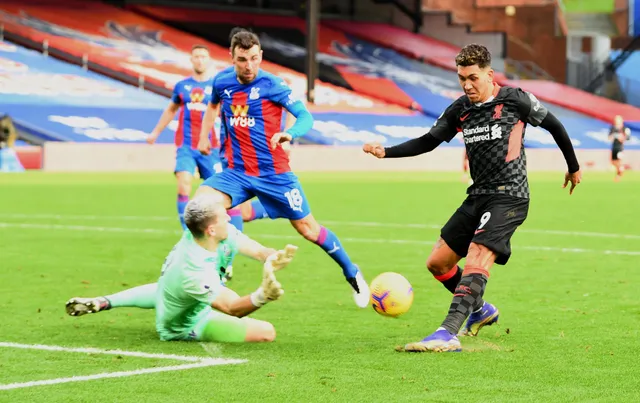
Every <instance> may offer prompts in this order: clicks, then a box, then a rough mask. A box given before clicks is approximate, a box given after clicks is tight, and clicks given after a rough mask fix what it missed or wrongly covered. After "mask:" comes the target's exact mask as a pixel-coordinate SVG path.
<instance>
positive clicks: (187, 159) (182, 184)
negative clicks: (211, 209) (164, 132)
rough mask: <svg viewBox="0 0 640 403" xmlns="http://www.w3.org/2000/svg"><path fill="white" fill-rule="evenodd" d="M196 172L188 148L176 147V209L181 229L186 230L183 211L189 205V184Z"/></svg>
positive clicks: (194, 162) (193, 160) (194, 163)
mask: <svg viewBox="0 0 640 403" xmlns="http://www.w3.org/2000/svg"><path fill="white" fill-rule="evenodd" d="M195 171H196V161H195V159H194V158H193V155H192V154H191V149H190V148H189V147H178V149H177V150H176V167H175V169H174V173H175V175H176V181H177V185H178V199H177V209H178V218H179V219H180V225H181V226H182V229H183V230H185V229H187V227H186V225H185V224H184V209H185V207H187V203H189V195H190V194H191V183H192V181H193V174H194V173H195Z"/></svg>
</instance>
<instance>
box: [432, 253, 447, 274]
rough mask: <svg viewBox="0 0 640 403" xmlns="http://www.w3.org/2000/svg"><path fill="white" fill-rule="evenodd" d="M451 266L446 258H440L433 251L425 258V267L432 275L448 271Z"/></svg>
mask: <svg viewBox="0 0 640 403" xmlns="http://www.w3.org/2000/svg"><path fill="white" fill-rule="evenodd" d="M451 267H453V266H452V264H451V263H450V262H449V261H448V260H446V259H442V258H441V257H440V256H438V255H434V254H433V253H432V254H431V255H429V257H428V258H427V269H429V271H430V272H431V274H433V275H434V276H441V275H443V274H446V273H448V272H449V270H451Z"/></svg>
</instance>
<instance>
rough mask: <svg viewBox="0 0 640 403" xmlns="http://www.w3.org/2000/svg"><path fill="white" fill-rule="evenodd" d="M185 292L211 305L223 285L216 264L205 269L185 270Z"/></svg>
mask: <svg viewBox="0 0 640 403" xmlns="http://www.w3.org/2000/svg"><path fill="white" fill-rule="evenodd" d="M182 285H183V289H184V292H185V293H186V294H187V295H189V296H190V297H191V298H193V299H195V300H197V301H200V302H203V303H205V304H207V305H211V304H212V303H213V301H215V300H216V298H217V297H218V295H219V294H220V291H221V289H222V285H221V284H220V276H219V275H218V273H217V272H216V271H215V264H211V265H210V268H207V269H204V270H191V271H188V272H185V277H184V280H183V283H182Z"/></svg>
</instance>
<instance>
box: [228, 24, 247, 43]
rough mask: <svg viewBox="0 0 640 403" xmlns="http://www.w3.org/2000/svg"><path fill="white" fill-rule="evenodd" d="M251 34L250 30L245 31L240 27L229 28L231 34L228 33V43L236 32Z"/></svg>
mask: <svg viewBox="0 0 640 403" xmlns="http://www.w3.org/2000/svg"><path fill="white" fill-rule="evenodd" d="M245 31H246V32H251V30H249V29H246V28H242V27H233V28H231V32H229V43H231V41H232V40H233V37H234V36H235V35H236V34H237V33H238V32H245Z"/></svg>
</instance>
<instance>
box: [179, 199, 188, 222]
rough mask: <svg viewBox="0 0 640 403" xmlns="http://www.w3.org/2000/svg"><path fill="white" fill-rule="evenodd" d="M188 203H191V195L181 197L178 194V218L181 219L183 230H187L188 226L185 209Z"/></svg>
mask: <svg viewBox="0 0 640 403" xmlns="http://www.w3.org/2000/svg"><path fill="white" fill-rule="evenodd" d="M187 203H189V195H181V194H178V217H179V218H180V225H182V229H183V230H185V229H187V226H186V225H185V224H184V209H185V208H186V207H187Z"/></svg>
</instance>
